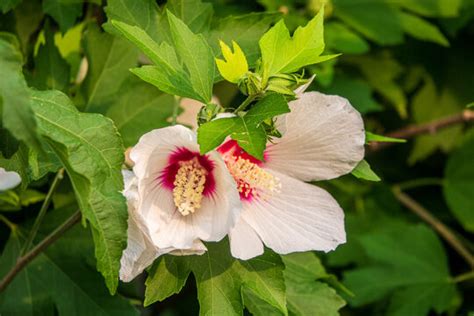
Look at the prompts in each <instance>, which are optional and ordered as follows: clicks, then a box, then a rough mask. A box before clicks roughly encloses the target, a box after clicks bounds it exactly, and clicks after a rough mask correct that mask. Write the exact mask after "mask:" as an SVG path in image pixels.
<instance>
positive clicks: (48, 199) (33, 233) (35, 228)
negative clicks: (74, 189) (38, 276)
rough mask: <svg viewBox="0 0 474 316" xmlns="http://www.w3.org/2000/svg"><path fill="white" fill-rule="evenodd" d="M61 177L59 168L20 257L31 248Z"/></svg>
mask: <svg viewBox="0 0 474 316" xmlns="http://www.w3.org/2000/svg"><path fill="white" fill-rule="evenodd" d="M63 176H64V169H62V168H61V169H59V171H58V173H56V176H55V177H54V180H53V183H52V184H51V186H50V187H49V190H48V194H47V195H46V198H45V199H44V201H43V205H41V209H40V211H39V213H38V216H36V219H35V222H34V223H33V227H32V228H31V230H30V233H29V235H28V238H27V239H26V242H25V245H24V246H23V249H22V251H21V255H24V254H25V253H26V252H27V251H28V249H29V248H30V246H31V243H32V242H33V240H34V239H35V237H36V233H37V232H38V229H39V227H40V225H41V222H42V221H43V218H44V216H45V215H46V211H47V210H48V208H49V204H50V203H51V199H52V197H53V193H54V191H55V190H56V188H57V187H58V184H59V182H60V181H61V180H62V178H63Z"/></svg>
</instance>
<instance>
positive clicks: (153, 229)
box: [139, 152, 242, 249]
mask: <svg viewBox="0 0 474 316" xmlns="http://www.w3.org/2000/svg"><path fill="white" fill-rule="evenodd" d="M208 155H209V156H208V157H209V158H211V160H212V161H213V162H214V170H213V172H214V178H215V181H216V186H215V191H214V194H213V195H212V196H211V197H204V198H203V200H202V203H201V207H200V208H199V209H197V210H196V211H195V213H193V214H189V215H187V216H183V215H181V213H180V212H178V211H177V210H176V206H175V205H174V202H173V196H172V193H171V191H169V190H167V189H164V188H162V187H161V186H159V185H155V186H154V188H153V184H151V183H149V184H147V183H145V182H143V183H144V187H148V188H152V189H150V190H148V191H147V192H146V195H144V194H145V193H144V194H142V193H140V195H141V196H142V197H143V199H142V203H141V204H140V207H139V209H140V212H141V214H142V216H143V217H144V218H145V219H146V221H147V223H148V226H149V227H150V233H151V237H152V239H153V241H154V243H155V244H156V245H157V246H158V247H160V248H168V247H173V248H179V249H191V248H192V247H193V243H194V241H195V240H196V239H200V240H203V241H219V240H221V239H222V238H224V237H225V236H226V235H227V234H228V233H229V230H230V229H231V228H232V227H233V226H234V225H235V223H236V221H237V218H238V217H239V214H240V210H241V208H242V204H241V202H240V197H239V194H238V191H237V189H236V188H237V185H236V183H235V181H234V179H233V178H232V176H231V175H230V174H229V172H228V170H227V168H226V166H225V163H224V162H223V161H222V159H221V158H220V156H219V155H218V154H217V153H215V152H211V153H209V154H208ZM151 181H153V179H151Z"/></svg>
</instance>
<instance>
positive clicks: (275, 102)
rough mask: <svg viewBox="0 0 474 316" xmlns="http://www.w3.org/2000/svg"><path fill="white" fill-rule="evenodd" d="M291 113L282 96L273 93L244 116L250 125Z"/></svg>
mask: <svg viewBox="0 0 474 316" xmlns="http://www.w3.org/2000/svg"><path fill="white" fill-rule="evenodd" d="M288 112H290V108H289V107H288V103H287V102H286V100H285V98H284V97H283V96H282V95H279V94H276V93H272V94H268V95H267V96H265V97H264V98H263V99H261V100H260V101H259V102H257V104H255V105H254V106H253V107H252V108H251V109H250V110H249V111H248V112H247V113H246V114H245V116H244V118H245V121H246V122H247V123H249V124H260V123H261V122H263V121H265V120H267V119H270V118H273V117H275V116H277V115H281V114H284V113H288Z"/></svg>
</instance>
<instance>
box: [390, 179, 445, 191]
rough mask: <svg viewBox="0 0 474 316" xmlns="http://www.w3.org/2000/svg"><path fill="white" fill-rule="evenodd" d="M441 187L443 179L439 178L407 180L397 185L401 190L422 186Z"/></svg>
mask: <svg viewBox="0 0 474 316" xmlns="http://www.w3.org/2000/svg"><path fill="white" fill-rule="evenodd" d="M440 185H443V179H440V178H420V179H414V180H408V181H404V182H401V183H399V184H397V186H398V187H399V188H400V189H401V190H410V189H414V188H419V187H424V186H440Z"/></svg>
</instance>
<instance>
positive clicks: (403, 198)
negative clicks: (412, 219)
mask: <svg viewBox="0 0 474 316" xmlns="http://www.w3.org/2000/svg"><path fill="white" fill-rule="evenodd" d="M392 192H393V194H394V196H395V198H396V199H397V200H398V201H399V202H400V203H401V204H403V205H404V206H405V207H406V208H407V209H409V210H410V211H412V212H413V213H414V214H416V215H417V216H418V217H420V218H421V219H422V220H424V221H425V222H426V223H428V224H429V225H430V226H431V227H433V229H434V230H435V231H436V232H437V233H438V234H439V235H440V236H441V237H442V238H443V239H444V240H445V241H446V242H447V243H448V244H449V245H450V246H451V247H452V248H453V249H454V250H455V251H456V252H457V253H458V254H459V255H460V256H461V257H463V258H464V260H466V262H467V263H468V264H469V266H470V267H471V269H474V255H473V254H471V252H470V251H469V250H468V249H467V248H466V247H465V246H464V244H463V243H462V242H461V241H460V240H459V238H458V237H457V236H456V234H455V233H454V232H453V231H452V230H451V229H450V228H448V227H447V226H446V225H445V224H444V223H443V222H441V221H440V220H439V219H438V218H436V217H435V216H434V215H433V214H431V212H430V211H429V210H428V209H426V208H425V207H423V206H422V205H421V204H420V203H418V202H417V201H415V200H413V199H412V198H411V197H410V196H409V195H407V194H405V193H404V192H402V190H401V189H400V187H398V186H394V187H393V188H392Z"/></svg>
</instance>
